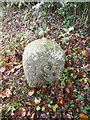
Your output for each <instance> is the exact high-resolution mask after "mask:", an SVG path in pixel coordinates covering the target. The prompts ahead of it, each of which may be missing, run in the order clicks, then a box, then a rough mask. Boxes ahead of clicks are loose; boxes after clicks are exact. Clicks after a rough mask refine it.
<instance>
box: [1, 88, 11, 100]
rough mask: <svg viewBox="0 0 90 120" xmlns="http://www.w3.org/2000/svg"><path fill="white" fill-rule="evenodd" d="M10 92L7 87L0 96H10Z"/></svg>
mask: <svg viewBox="0 0 90 120" xmlns="http://www.w3.org/2000/svg"><path fill="white" fill-rule="evenodd" d="M11 95H12V92H11V91H10V89H9V88H6V89H5V90H3V91H2V92H1V94H0V97H2V98H3V99H4V98H6V97H11Z"/></svg>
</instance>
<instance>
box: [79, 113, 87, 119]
mask: <svg viewBox="0 0 90 120" xmlns="http://www.w3.org/2000/svg"><path fill="white" fill-rule="evenodd" d="M79 117H80V118H82V120H88V116H87V115H85V114H83V113H81V114H79Z"/></svg>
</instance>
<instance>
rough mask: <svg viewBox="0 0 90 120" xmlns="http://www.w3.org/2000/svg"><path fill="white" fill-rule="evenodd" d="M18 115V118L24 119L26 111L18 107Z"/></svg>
mask: <svg viewBox="0 0 90 120" xmlns="http://www.w3.org/2000/svg"><path fill="white" fill-rule="evenodd" d="M18 115H19V116H20V117H24V116H25V115H26V109H25V108H23V107H20V108H19V109H18Z"/></svg>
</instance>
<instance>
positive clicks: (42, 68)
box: [23, 38, 65, 87]
mask: <svg viewBox="0 0 90 120" xmlns="http://www.w3.org/2000/svg"><path fill="white" fill-rule="evenodd" d="M64 64H65V53H64V51H63V50H62V48H61V47H60V45H58V44H57V43H56V42H55V41H52V40H47V39H46V38H42V39H38V40H35V41H33V42H31V43H29V44H28V45H27V46H26V48H25V50H24V53H23V68H24V73H25V76H26V79H27V83H28V85H29V86H30V87H37V86H42V85H45V84H53V83H54V82H55V81H57V80H60V78H61V76H62V73H63V69H64Z"/></svg>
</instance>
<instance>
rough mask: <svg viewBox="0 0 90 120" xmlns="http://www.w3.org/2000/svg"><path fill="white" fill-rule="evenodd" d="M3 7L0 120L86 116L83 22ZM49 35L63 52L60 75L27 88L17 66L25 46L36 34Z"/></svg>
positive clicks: (89, 97)
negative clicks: (70, 23) (65, 23)
mask: <svg viewBox="0 0 90 120" xmlns="http://www.w3.org/2000/svg"><path fill="white" fill-rule="evenodd" d="M36 14H37V13H35V12H34V11H33V10H32V9H31V10H29V11H28V10H27V9H25V10H11V11H4V15H3V17H2V28H0V32H2V39H1V40H0V42H1V43H2V45H1V47H0V51H1V60H0V66H1V67H0V78H1V80H0V88H1V90H2V91H1V93H0V97H1V98H2V100H1V102H2V108H3V110H2V120H18V119H21V120H24V119H25V120H27V119H33V120H37V119H41V120H43V119H46V120H89V119H90V89H89V85H90V56H89V54H90V43H89V41H90V36H89V35H87V33H86V32H84V31H83V28H79V26H78V27H75V26H74V25H73V27H72V26H70V27H69V28H67V29H66V28H64V26H63V24H62V22H63V20H62V19H61V18H60V17H59V16H58V15H56V14H55V13H50V11H49V12H47V11H45V10H43V11H42V12H40V13H38V14H37V16H36ZM42 37H46V38H48V39H54V40H55V41H56V42H57V43H58V44H60V45H61V46H62V48H63V49H64V51H65V53H66V63H65V69H64V73H63V76H62V79H61V80H60V82H58V83H54V85H52V86H51V85H49V84H48V85H44V86H42V87H40V88H29V87H28V85H27V83H26V79H25V75H24V72H23V67H22V54H23V51H24V48H25V46H26V45H27V44H28V43H29V42H31V41H33V40H35V39H38V38H42Z"/></svg>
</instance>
